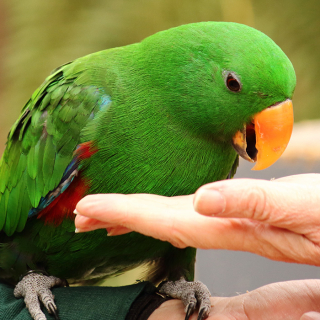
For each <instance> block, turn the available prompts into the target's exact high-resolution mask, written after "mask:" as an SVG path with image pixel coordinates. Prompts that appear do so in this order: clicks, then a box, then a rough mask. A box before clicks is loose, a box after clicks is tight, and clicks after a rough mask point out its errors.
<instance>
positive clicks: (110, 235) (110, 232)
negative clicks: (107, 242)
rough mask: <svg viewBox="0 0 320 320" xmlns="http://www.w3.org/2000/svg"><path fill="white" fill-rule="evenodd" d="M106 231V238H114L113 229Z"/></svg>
mask: <svg viewBox="0 0 320 320" xmlns="http://www.w3.org/2000/svg"><path fill="white" fill-rule="evenodd" d="M106 230H107V232H108V233H107V236H108V237H112V236H114V235H115V229H114V228H107V229H106Z"/></svg>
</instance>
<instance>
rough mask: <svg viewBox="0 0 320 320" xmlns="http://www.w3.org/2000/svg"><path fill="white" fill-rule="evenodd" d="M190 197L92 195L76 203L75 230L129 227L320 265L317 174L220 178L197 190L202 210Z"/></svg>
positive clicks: (175, 240) (178, 242)
mask: <svg viewBox="0 0 320 320" xmlns="http://www.w3.org/2000/svg"><path fill="white" fill-rule="evenodd" d="M217 191H218V192H219V193H220V195H223V198H221V196H219V193H218V192H217ZM217 193H218V194H217ZM192 202H193V195H189V196H179V197H171V198H168V197H161V196H156V195H149V194H136V195H120V194H104V195H91V196H87V197H85V198H84V199H82V200H81V201H80V202H79V203H78V205H77V208H76V209H77V211H78V212H80V213H81V216H78V217H77V218H76V221H75V223H76V227H77V228H79V229H80V231H89V230H94V229H98V228H107V229H108V230H109V231H110V233H111V235H118V234H122V233H126V232H129V231H131V230H134V231H137V232H140V233H143V234H145V235H148V236H152V237H154V238H158V239H160V240H164V241H169V242H171V243H172V244H173V245H175V246H177V247H179V248H184V247H187V246H192V247H197V248H202V249H229V250H241V251H249V252H253V253H256V254H259V255H262V256H265V257H267V258H270V259H273V260H281V261H287V262H297V263H307V264H313V265H320V232H319V227H320V174H304V175H296V176H289V177H284V178H281V179H277V180H274V181H265V180H252V179H234V180H225V181H219V182H215V183H211V184H208V185H205V186H203V187H201V188H200V189H199V190H198V191H197V192H196V194H195V197H194V204H195V209H196V210H197V211H198V212H200V213H201V215H200V214H198V213H197V212H196V211H195V210H194V209H193V205H192ZM219 211H222V212H221V213H218V212H219ZM84 215H85V216H86V217H84ZM213 215H214V217H212V216H213ZM88 217H90V218H88ZM96 219H97V220H96Z"/></svg>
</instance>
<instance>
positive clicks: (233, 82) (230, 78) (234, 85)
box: [226, 73, 241, 92]
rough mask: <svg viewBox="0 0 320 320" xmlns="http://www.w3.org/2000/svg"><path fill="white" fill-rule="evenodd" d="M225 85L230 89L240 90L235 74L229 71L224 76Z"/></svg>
mask: <svg viewBox="0 0 320 320" xmlns="http://www.w3.org/2000/svg"><path fill="white" fill-rule="evenodd" d="M226 86H227V88H228V89H229V90H230V91H233V92H239V91H240V90H241V83H240V81H239V80H238V79H237V78H236V76H235V75H233V74H232V73H229V74H228V75H227V78H226Z"/></svg>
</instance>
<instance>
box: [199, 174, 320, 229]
mask: <svg viewBox="0 0 320 320" xmlns="http://www.w3.org/2000/svg"><path fill="white" fill-rule="evenodd" d="M316 176H320V175H316ZM297 177H298V176H297ZM294 181H295V180H294V179H292V177H290V178H289V177H288V179H287V180H286V179H281V180H279V181H278V180H274V181H266V180H254V179H234V180H225V181H219V182H215V183H211V184H208V185H205V186H203V187H201V188H200V189H199V190H198V191H197V192H196V194H195V197H194V208H195V210H196V211H197V212H199V213H201V214H203V215H207V216H217V217H231V218H247V219H253V220H257V221H261V222H267V223H269V224H272V225H274V226H277V227H280V228H287V227H288V226H290V229H292V230H293V229H294V228H295V227H297V228H301V226H304V227H310V226H313V228H314V227H315V226H319V225H320V219H319V215H320V206H319V203H320V183H319V184H308V183H306V184H305V183H302V182H301V176H299V178H297V179H296V181H298V182H296V183H295V182H294ZM300 231H301V230H300Z"/></svg>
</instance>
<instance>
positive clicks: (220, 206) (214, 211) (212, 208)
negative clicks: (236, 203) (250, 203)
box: [193, 188, 226, 216]
mask: <svg viewBox="0 0 320 320" xmlns="http://www.w3.org/2000/svg"><path fill="white" fill-rule="evenodd" d="M193 206H194V209H195V210H196V211H197V212H199V213H201V214H204V215H207V216H215V215H219V214H221V213H223V212H224V210H225V208H226V199H225V197H224V196H223V195H222V194H221V193H220V192H219V191H217V190H212V189H205V188H204V189H200V190H199V191H197V193H196V195H195V198H194V202H193Z"/></svg>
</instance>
